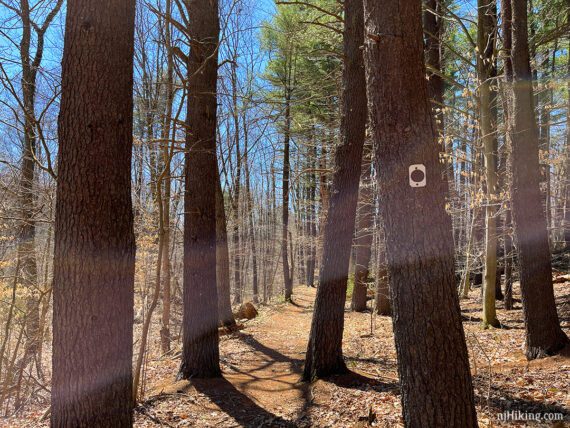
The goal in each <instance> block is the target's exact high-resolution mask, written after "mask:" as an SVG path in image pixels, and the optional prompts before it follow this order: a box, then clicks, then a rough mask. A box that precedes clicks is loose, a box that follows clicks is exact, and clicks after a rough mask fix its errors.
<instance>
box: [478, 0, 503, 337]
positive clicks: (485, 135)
mask: <svg viewBox="0 0 570 428" xmlns="http://www.w3.org/2000/svg"><path fill="white" fill-rule="evenodd" d="M477 12H478V17H477V74H478V77H479V126H480V127H481V139H482V141H483V155H484V161H485V163H484V166H485V189H486V196H487V200H486V205H485V277H484V280H483V325H485V326H486V327H488V326H493V327H499V326H500V323H499V321H498V320H497V311H496V307H495V298H496V293H495V291H496V290H495V285H496V280H497V278H496V277H497V207H496V205H497V200H498V195H497V193H498V190H499V189H498V185H499V176H498V173H497V169H498V151H499V148H498V140H497V90H496V89H495V88H496V87H497V84H496V81H495V80H496V77H497V67H496V40H497V37H496V35H497V3H496V2H495V1H494V0H478V3H477Z"/></svg>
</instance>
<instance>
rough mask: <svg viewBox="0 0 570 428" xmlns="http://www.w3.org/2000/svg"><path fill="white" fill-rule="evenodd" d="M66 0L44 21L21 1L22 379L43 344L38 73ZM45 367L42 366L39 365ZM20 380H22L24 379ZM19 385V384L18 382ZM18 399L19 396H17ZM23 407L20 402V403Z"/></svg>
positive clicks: (60, 0) (28, 5) (19, 249)
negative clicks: (37, 219) (38, 21)
mask: <svg viewBox="0 0 570 428" xmlns="http://www.w3.org/2000/svg"><path fill="white" fill-rule="evenodd" d="M61 5H62V0H59V1H57V2H56V3H55V5H54V8H53V9H52V10H51V11H50V12H49V13H48V15H47V17H46V19H45V21H44V23H43V24H42V25H37V24H36V23H35V22H33V14H34V12H33V10H32V8H30V4H29V2H28V1H27V0H22V1H21V2H20V13H19V15H20V18H21V20H22V33H21V34H22V37H21V39H20V62H21V67H22V77H21V79H20V84H21V88H22V98H21V101H20V102H21V105H22V107H23V110H24V129H23V131H24V132H23V134H24V135H23V137H24V138H23V150H22V167H21V170H20V171H21V172H20V183H19V205H20V218H21V224H20V226H19V231H18V250H17V251H18V257H19V259H20V275H19V278H18V281H19V283H20V284H19V285H22V286H23V287H24V289H25V290H26V292H27V297H26V321H25V324H26V325H25V327H26V343H25V345H24V356H23V358H22V360H21V361H20V362H19V364H18V366H19V367H18V372H19V373H18V374H17V376H18V377H19V379H20V380H21V378H22V376H23V374H24V371H25V369H26V367H27V366H28V364H29V363H30V362H32V361H34V360H36V362H37V363H38V364H41V361H39V360H37V356H38V353H39V350H40V348H41V330H42V328H41V326H40V305H39V302H40V287H39V284H38V266H37V259H36V242H35V240H36V222H35V218H34V217H35V210H36V207H35V205H36V204H35V196H34V191H35V189H34V182H35V174H36V173H35V171H36V167H35V163H36V160H35V157H36V145H37V131H38V126H39V124H37V118H36V111H35V104H36V85H37V74H38V70H39V69H40V67H41V63H42V60H43V55H44V38H45V33H46V31H47V29H48V28H49V26H50V24H51V22H52V21H53V19H54V18H55V16H56V14H57V13H58V12H59V10H60V8H61ZM33 31H35V32H36V35H37V40H36V41H35V45H34V46H33V47H34V48H35V53H32V49H33V48H32V45H33V42H32V34H33ZM37 369H38V370H40V371H41V367H39V366H38V367H37ZM20 380H19V381H18V384H19V383H20ZM18 389H19V386H18ZM17 401H18V400H17ZM16 407H19V403H16Z"/></svg>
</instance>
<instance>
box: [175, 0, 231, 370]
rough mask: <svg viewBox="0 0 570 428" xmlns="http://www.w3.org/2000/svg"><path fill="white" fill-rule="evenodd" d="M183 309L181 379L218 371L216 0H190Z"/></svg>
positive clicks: (217, 22)
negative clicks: (190, 43) (190, 45)
mask: <svg viewBox="0 0 570 428" xmlns="http://www.w3.org/2000/svg"><path fill="white" fill-rule="evenodd" d="M187 5H188V16H190V17H191V20H190V23H189V28H188V32H189V35H190V37H191V41H192V47H191V49H190V55H189V61H188V116H187V133H186V149H187V151H186V157H185V158H186V170H185V178H186V188H185V192H184V211H185V214H184V298H183V300H184V315H183V319H182V325H183V340H182V362H181V365H180V372H179V373H178V378H179V379H190V378H208V377H217V376H220V374H221V372H220V365H219V349H218V340H219V339H218V306H217V305H218V292H217V289H216V187H217V182H218V165H217V161H216V110H217V103H216V93H217V92H216V91H217V89H216V84H217V77H218V36H219V20H218V2H217V0H190V1H189V2H188V3H187Z"/></svg>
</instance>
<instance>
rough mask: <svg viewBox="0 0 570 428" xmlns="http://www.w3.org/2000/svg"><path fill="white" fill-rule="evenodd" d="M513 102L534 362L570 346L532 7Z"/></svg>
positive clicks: (516, 46)
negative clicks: (546, 168) (541, 145)
mask: <svg viewBox="0 0 570 428" xmlns="http://www.w3.org/2000/svg"><path fill="white" fill-rule="evenodd" d="M511 4H512V18H513V19H512V30H513V33H512V36H513V48H512V62H513V72H514V80H513V100H512V117H511V129H510V131H511V132H510V137H511V141H512V150H511V158H510V170H511V182H510V186H511V200H512V216H513V226H514V233H515V240H516V247H517V249H518V254H519V260H520V271H521V273H520V276H521V280H520V284H521V285H520V286H521V295H522V302H523V312H524V321H525V328H526V356H527V358H528V359H534V358H539V357H544V356H546V355H552V354H555V353H556V352H558V351H559V350H560V349H562V348H563V347H564V346H565V344H566V343H568V337H567V336H566V335H565V334H564V332H563V331H562V329H561V328H560V321H559V319H558V314H557V313H556V303H555V301H554V289H553V286H552V267H551V260H550V248H549V243H548V233H547V230H546V218H545V214H544V210H543V207H542V196H541V193H540V166H539V158H538V129H537V124H536V118H535V116H534V99H533V88H532V73H531V69H530V57H529V47H528V34H527V31H528V24H527V1H526V0H512V3H511Z"/></svg>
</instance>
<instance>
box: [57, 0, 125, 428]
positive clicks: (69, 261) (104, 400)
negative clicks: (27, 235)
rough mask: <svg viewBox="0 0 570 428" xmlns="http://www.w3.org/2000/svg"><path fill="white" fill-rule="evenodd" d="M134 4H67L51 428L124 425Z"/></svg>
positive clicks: (103, 0)
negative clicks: (52, 427)
mask: <svg viewBox="0 0 570 428" xmlns="http://www.w3.org/2000/svg"><path fill="white" fill-rule="evenodd" d="M134 18H135V2H134V1H123V2H117V1H110V0H99V1H93V0H88V1H77V0H69V1H68V2H67V15H66V27H65V28H66V30H65V39H64V52H63V63H62V94H61V110H60V115H59V121H58V126H59V158H58V181H57V204H56V216H55V218H56V220H55V253H54V279H53V357H52V365H53V378H52V399H51V424H52V426H54V427H72V426H89V427H108V426H114V427H130V426H132V407H133V394H132V356H133V348H132V347H133V316H134V314H133V303H134V302H133V290H134V268H135V239H134V231H133V211H132V203H131V173H130V171H131V150H132V124H133V102H132V97H133V95H132V91H133V55H134Z"/></svg>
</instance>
